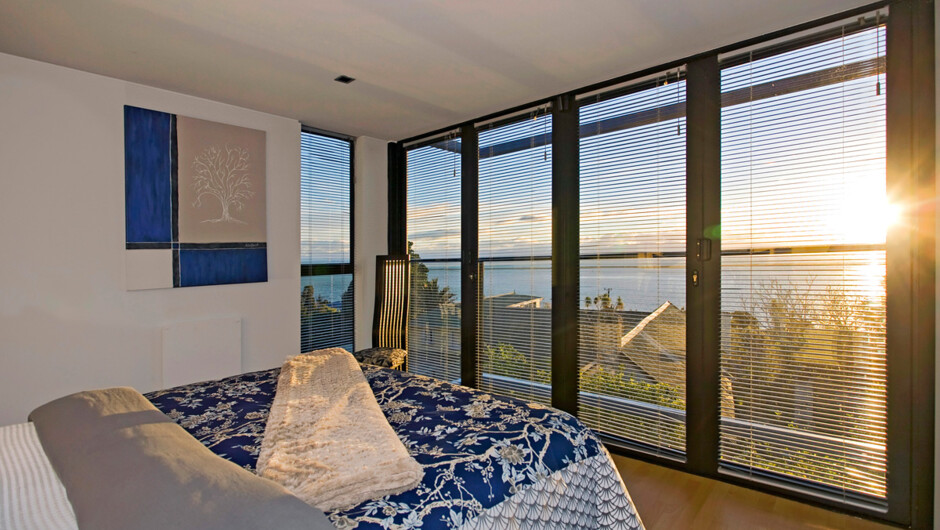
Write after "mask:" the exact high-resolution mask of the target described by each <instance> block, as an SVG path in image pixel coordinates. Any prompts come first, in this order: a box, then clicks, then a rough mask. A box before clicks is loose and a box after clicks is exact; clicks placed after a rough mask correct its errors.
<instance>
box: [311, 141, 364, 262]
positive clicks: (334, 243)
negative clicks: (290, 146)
mask: <svg viewBox="0 0 940 530" xmlns="http://www.w3.org/2000/svg"><path fill="white" fill-rule="evenodd" d="M351 149H352V146H351V144H350V143H349V141H347V140H340V139H337V138H330V137H328V136H321V135H319V134H311V133H301V135H300V263H302V264H305V265H306V264H318V263H349V241H350V238H349V218H350V201H349V192H350V183H349V172H350V165H349V155H350V150H351Z"/></svg>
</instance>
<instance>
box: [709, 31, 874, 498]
mask: <svg viewBox="0 0 940 530" xmlns="http://www.w3.org/2000/svg"><path fill="white" fill-rule="evenodd" d="M884 37H885V36H884V27H883V26H881V27H878V28H871V29H868V30H865V31H861V32H857V33H854V34H849V35H845V36H844V37H841V38H836V39H833V40H829V41H826V42H822V43H819V44H814V45H812V46H807V47H804V48H800V49H797V50H791V51H786V52H784V53H780V54H777V55H773V56H769V57H763V58H760V59H757V60H751V61H745V62H744V63H743V64H739V65H735V66H732V67H729V68H725V69H724V70H723V71H722V77H721V85H722V100H723V109H722V115H721V119H722V176H721V216H722V258H721V259H722V277H721V282H722V292H721V307H722V311H721V320H722V321H721V371H722V400H721V425H720V435H721V455H720V457H721V462H722V466H723V467H725V468H726V469H729V470H736V471H738V472H743V473H749V474H761V475H762V476H766V477H771V478H773V477H777V478H783V477H792V478H798V479H803V481H802V484H804V485H807V486H812V487H815V488H817V489H818V490H821V491H823V492H827V493H829V494H834V495H838V496H840V497H842V498H843V499H855V500H862V501H868V502H875V503H879V502H882V501H881V500H882V499H884V497H885V480H886V470H885V433H886V406H885V401H886V393H885V383H886V381H885V369H886V363H885V230H886V228H887V226H888V224H889V223H890V222H891V219H892V207H891V206H890V204H889V203H888V200H887V197H886V194H885V92H886V90H887V87H886V86H885V80H884V76H883V75H879V73H880V72H881V69H882V68H883V65H884V62H883V61H884V59H883V56H884V42H885V38H884Z"/></svg>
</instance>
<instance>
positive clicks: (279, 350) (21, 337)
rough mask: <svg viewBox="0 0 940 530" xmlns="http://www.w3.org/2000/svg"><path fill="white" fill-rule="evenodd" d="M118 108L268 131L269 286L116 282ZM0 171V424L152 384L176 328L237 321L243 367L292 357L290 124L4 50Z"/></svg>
mask: <svg viewBox="0 0 940 530" xmlns="http://www.w3.org/2000/svg"><path fill="white" fill-rule="evenodd" d="M125 104H130V105H136V106H140V107H146V108H151V109H156V110H162V111H168V112H173V113H178V114H182V115H186V116H192V117H196V118H203V119H207V120H213V121H218V122H222V123H229V124H234V125H239V126H243V127H251V128H255V129H261V130H264V131H266V132H267V216H268V217H267V230H268V282H267V283H257V284H243V285H222V286H208V287H190V288H182V289H161V290H152V291H134V292H128V291H125V290H124V193H123V187H124V185H123V183H124V158H123V154H124V148H123V106H124V105H125ZM363 163H364V164H366V165H368V163H367V161H364V162H363ZM382 171H384V168H383V169H382ZM383 175H384V173H383ZM0 179H2V186H0V242H2V248H3V250H2V259H0V425H3V424H8V423H14V422H21V421H25V419H26V415H27V414H28V413H29V411H30V410H32V409H33V408H34V407H36V406H38V405H40V404H42V403H44V402H46V401H48V400H50V399H53V398H56V397H59V396H62V395H64V394H67V393H70V392H75V391H78V390H83V389H88V388H95V387H104V386H113V385H129V386H133V387H136V388H138V389H139V390H141V391H149V390H153V389H157V388H160V387H161V385H162V381H161V378H162V376H161V367H162V359H161V355H162V354H161V328H162V327H163V326H164V325H166V324H168V323H172V322H179V321H187V320H197V319H204V318H211V317H222V316H236V317H240V318H241V319H242V351H241V366H242V369H243V370H258V369H262V368H267V367H271V366H276V365H278V364H280V362H281V361H282V360H283V359H284V358H285V357H286V356H287V355H289V354H293V353H294V352H297V351H298V349H299V347H300V323H299V313H298V311H299V310H298V300H299V285H300V270H299V265H298V264H299V262H300V248H299V247H300V245H299V241H300V228H299V226H300V194H299V188H300V125H299V123H298V122H297V121H295V120H291V119H287V118H282V117H277V116H272V115H269V114H264V113H260V112H255V111H251V110H246V109H242V108H237V107H233V106H229V105H224V104H220V103H215V102H211V101H207V100H204V99H199V98H194V97H190V96H184V95H180V94H176V93H171V92H167V91H163V90H158V89H154V88H149V87H145V86H141V85H136V84H132V83H127V82H123V81H119V80H116V79H111V78H106V77H101V76H97V75H92V74H87V73H83V72H79V71H76V70H71V69H67V68H62V67H58V66H53V65H50V64H45V63H40V62H36V61H30V60H26V59H22V58H18V57H14V56H10V55H5V54H0ZM381 182H383V183H384V182H385V179H384V177H383V178H382V180H381ZM369 200H370V199H369V198H368V196H367V197H366V198H364V199H363V200H362V203H363V204H364V205H368V204H369ZM361 224H362V223H357V228H358V227H360V226H361ZM383 226H384V222H383Z"/></svg>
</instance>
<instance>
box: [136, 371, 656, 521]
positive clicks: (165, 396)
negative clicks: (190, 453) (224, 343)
mask: <svg viewBox="0 0 940 530" xmlns="http://www.w3.org/2000/svg"><path fill="white" fill-rule="evenodd" d="M278 372H279V370H278V369H273V370H266V371H261V372H253V373H249V374H243V375H239V376H235V377H230V378H228V379H223V380H221V381H213V382H208V383H201V384H194V385H187V386H184V387H178V388H174V389H169V390H162V391H158V392H154V393H151V394H148V395H147V397H148V398H149V399H150V400H151V401H152V402H153V403H154V405H156V406H157V408H159V409H161V410H163V411H164V412H165V413H166V414H167V415H169V416H170V417H171V418H173V419H174V420H175V421H177V422H178V423H179V424H180V425H181V426H183V427H184V428H185V429H186V430H188V431H189V432H190V433H192V434H193V436H195V437H196V438H197V439H199V440H200V441H201V442H202V443H203V444H205V445H206V446H207V447H209V449H211V450H212V451H214V452H215V453H216V454H219V455H220V456H223V457H225V458H228V459H229V460H232V461H234V462H236V463H238V464H239V465H242V466H244V467H246V468H248V469H254V465H255V462H256V461H257V456H258V451H259V449H260V446H261V439H262V436H263V434H264V427H265V422H266V420H267V415H268V411H269V409H270V405H271V400H272V398H273V394H274V390H275V387H276V383H277V375H278ZM363 372H364V373H365V376H366V379H367V380H368V381H369V384H370V386H371V387H372V390H373V392H374V393H375V397H376V400H377V401H378V403H379V405H380V406H381V407H382V409H383V411H384V412H385V415H386V417H387V418H388V421H389V423H390V424H391V425H392V427H393V428H394V429H395V431H396V432H397V433H398V435H399V437H400V438H401V439H402V441H403V442H404V444H405V446H406V447H408V449H409V451H410V452H411V454H412V455H413V456H414V458H415V459H416V460H417V461H418V462H419V463H420V464H421V465H422V466H424V469H425V476H424V480H423V481H422V483H421V484H420V485H419V486H418V487H417V488H415V489H413V490H411V491H406V492H404V493H401V494H397V495H391V496H388V497H385V498H382V499H378V500H372V501H367V502H364V503H362V504H360V505H358V506H354V507H352V508H349V509H346V510H339V511H336V512H332V513H329V514H328V515H329V517H330V519H331V521H332V522H333V523H334V524H335V525H336V526H337V527H338V528H341V529H342V528H360V529H367V528H393V527H394V528H422V529H425V530H426V529H431V528H458V527H462V526H466V525H467V524H468V523H470V522H471V521H478V522H479V521H481V519H480V516H481V515H483V514H487V513H490V514H491V513H493V511H492V510H491V509H492V508H493V507H494V506H496V505H498V504H499V503H501V502H503V501H504V500H506V499H507V498H509V497H511V496H513V495H514V494H517V493H521V492H523V491H524V490H526V489H528V488H530V487H532V486H533V485H538V484H543V483H544V482H545V481H546V480H547V479H549V478H550V477H551V476H552V475H553V474H555V473H556V472H558V471H559V470H562V469H563V468H565V467H566V466H568V465H569V464H572V463H575V462H582V461H585V460H588V459H590V458H592V457H595V456H598V455H603V454H604V449H603V446H602V445H601V443H600V442H599V441H598V439H597V438H596V437H595V436H594V435H593V434H592V433H591V431H589V430H587V429H586V428H584V426H583V425H582V424H581V423H580V422H579V421H578V420H577V419H576V418H574V417H573V416H570V415H568V414H565V413H563V412H559V411H557V410H554V409H550V408H548V407H544V406H542V405H538V404H533V403H526V402H523V401H521V400H516V399H512V398H505V397H500V398H498V399H497V398H494V397H493V396H491V395H489V394H486V393H484V392H480V391H477V390H473V389H469V388H466V387H462V386H457V385H452V384H449V383H445V382H442V381H438V380H436V379H431V378H427V377H423V376H418V375H414V374H408V373H404V372H398V371H393V370H388V369H384V368H376V367H368V366H364V367H363ZM614 473H615V472H614ZM618 479H619V477H618ZM615 486H618V487H619V488H622V486H619V485H616V484H615ZM615 490H616V488H615ZM615 492H616V491H615ZM614 518H615V519H616V520H617V523H618V524H615V525H614V526H615V527H616V526H619V527H622V528H637V527H641V523H640V522H639V519H638V518H637V516H636V513H635V511H634V509H633V506H632V505H631V504H630V503H629V501H627V502H625V503H623V504H622V506H620V507H618V512H617V513H616V514H614ZM567 523H568V524H566V526H568V527H573V528H577V527H581V526H583V527H585V528H590V527H591V526H592V525H594V524H596V523H595V522H594V520H588V519H585V520H584V524H583V525H580V524H578V521H568V522H567Z"/></svg>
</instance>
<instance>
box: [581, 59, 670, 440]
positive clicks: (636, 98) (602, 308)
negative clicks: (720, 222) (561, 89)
mask: <svg viewBox="0 0 940 530" xmlns="http://www.w3.org/2000/svg"><path fill="white" fill-rule="evenodd" d="M685 91H686V87H685V81H684V79H682V76H681V74H680V72H679V71H672V72H663V73H662V74H660V75H657V76H655V77H654V78H653V79H650V80H646V81H642V82H638V83H635V84H631V85H630V86H628V87H621V88H620V89H619V90H616V91H613V92H610V93H605V94H602V95H598V96H593V97H590V98H586V99H584V100H582V104H581V108H580V137H581V138H580V207H581V215H580V225H581V226H580V239H581V241H580V256H581V263H580V272H581V278H580V298H581V299H582V300H583V302H582V303H581V309H580V310H579V326H580V344H579V347H578V361H579V364H580V392H579V407H578V410H579V414H580V416H581V418H582V419H583V420H584V421H585V422H586V423H587V424H588V425H590V426H591V427H593V428H595V429H597V430H599V431H601V432H604V433H607V434H609V435H611V436H616V437H622V438H626V439H629V440H632V441H635V442H638V443H641V444H644V445H645V446H646V447H648V448H649V449H650V450H652V451H655V452H657V453H661V454H669V455H681V453H684V452H685V400H686V383H685V372H686V363H685V358H686V353H685V335H686V334H685V327H686V318H685V315H686V303H685V265H686V263H685V262H686V260H685V240H686V222H685V201H686V197H685V195H686V179H685V148H686V145H685V143H686V142H685V136H686V127H685Z"/></svg>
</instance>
